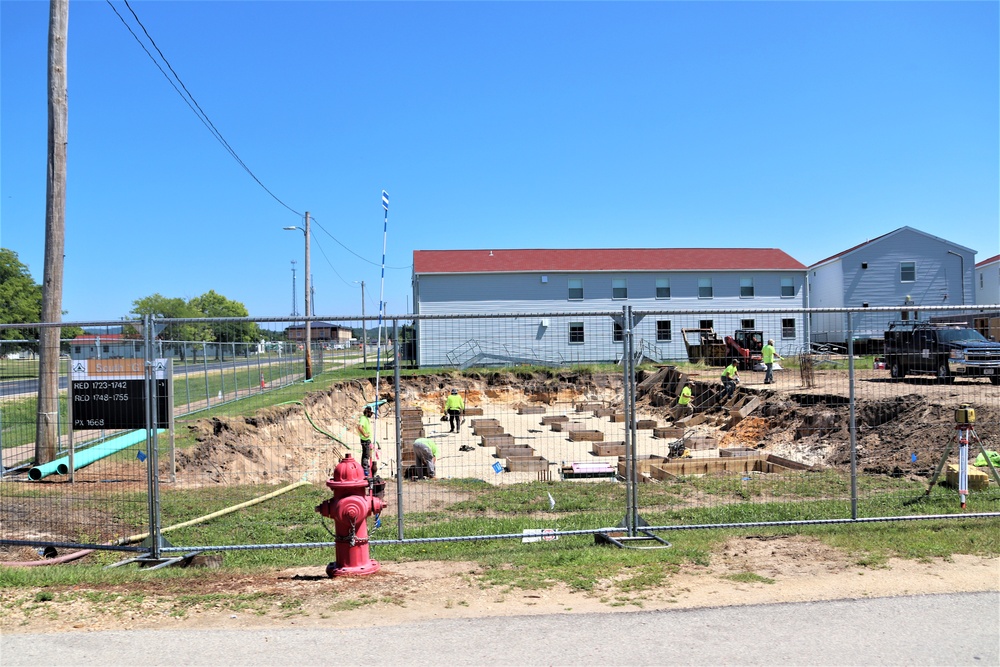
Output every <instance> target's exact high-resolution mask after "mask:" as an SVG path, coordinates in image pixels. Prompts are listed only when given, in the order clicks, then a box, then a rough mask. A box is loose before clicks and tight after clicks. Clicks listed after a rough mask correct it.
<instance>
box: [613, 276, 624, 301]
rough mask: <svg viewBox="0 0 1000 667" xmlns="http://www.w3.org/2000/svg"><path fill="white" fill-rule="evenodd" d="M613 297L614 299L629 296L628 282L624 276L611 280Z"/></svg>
mask: <svg viewBox="0 0 1000 667" xmlns="http://www.w3.org/2000/svg"><path fill="white" fill-rule="evenodd" d="M611 298H612V299H627V298H628V284H627V283H626V282H625V279H624V278H614V279H612V280H611Z"/></svg>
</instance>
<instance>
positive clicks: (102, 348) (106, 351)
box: [101, 345, 108, 354]
mask: <svg viewBox="0 0 1000 667" xmlns="http://www.w3.org/2000/svg"><path fill="white" fill-rule="evenodd" d="M101 351H102V352H104V354H107V353H108V346H107V345H102V346H101Z"/></svg>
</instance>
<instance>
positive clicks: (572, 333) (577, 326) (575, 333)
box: [569, 322, 583, 343]
mask: <svg viewBox="0 0 1000 667" xmlns="http://www.w3.org/2000/svg"><path fill="white" fill-rule="evenodd" d="M569 342H570V343H582V342H583V322H570V323H569Z"/></svg>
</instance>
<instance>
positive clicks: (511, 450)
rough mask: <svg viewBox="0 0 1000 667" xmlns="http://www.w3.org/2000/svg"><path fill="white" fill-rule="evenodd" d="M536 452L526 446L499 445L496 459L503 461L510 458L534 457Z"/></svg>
mask: <svg viewBox="0 0 1000 667" xmlns="http://www.w3.org/2000/svg"><path fill="white" fill-rule="evenodd" d="M536 453H537V452H535V450H534V449H532V448H531V447H529V446H528V445H499V446H497V458H498V459H505V458H508V457H510V456H535V454H536Z"/></svg>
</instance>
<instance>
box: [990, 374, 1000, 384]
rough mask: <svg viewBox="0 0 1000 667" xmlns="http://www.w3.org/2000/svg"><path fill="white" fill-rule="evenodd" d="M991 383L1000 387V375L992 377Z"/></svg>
mask: <svg viewBox="0 0 1000 667" xmlns="http://www.w3.org/2000/svg"><path fill="white" fill-rule="evenodd" d="M990 382H992V383H993V384H996V385H1000V375H991V376H990Z"/></svg>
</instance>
